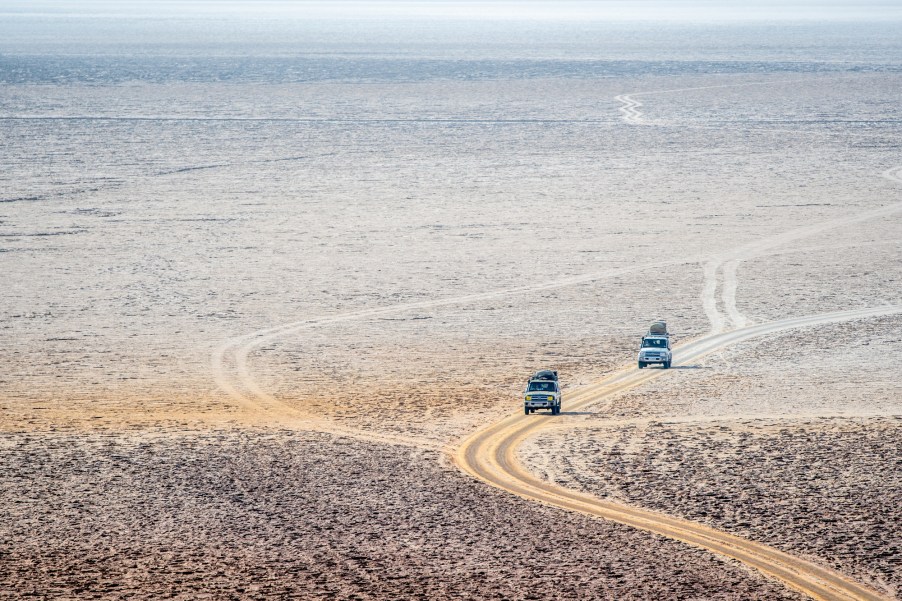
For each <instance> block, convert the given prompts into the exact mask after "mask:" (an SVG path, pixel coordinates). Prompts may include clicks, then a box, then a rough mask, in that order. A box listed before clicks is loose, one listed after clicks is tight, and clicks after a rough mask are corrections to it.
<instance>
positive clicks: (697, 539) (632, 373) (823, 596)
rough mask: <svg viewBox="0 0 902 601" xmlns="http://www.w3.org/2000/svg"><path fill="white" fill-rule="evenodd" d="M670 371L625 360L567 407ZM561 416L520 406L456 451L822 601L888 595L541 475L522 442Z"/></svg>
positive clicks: (520, 486)
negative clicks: (523, 456) (528, 464)
mask: <svg viewBox="0 0 902 601" xmlns="http://www.w3.org/2000/svg"><path fill="white" fill-rule="evenodd" d="M896 313H902V306H886V307H877V308H870V309H856V310H850V311H840V312H836V313H827V314H823V315H813V316H806V317H796V318H792V319H785V320H780V321H775V322H769V323H765V324H759V325H755V326H751V327H747V328H742V329H738V330H733V331H731V332H727V333H720V334H712V335H709V336H706V337H704V338H700V339H698V340H695V341H693V342H690V343H688V344H685V345H682V346H681V347H679V348H678V352H677V353H675V355H676V361H677V365H686V364H688V363H691V362H694V361H697V360H698V359H700V358H702V357H704V356H705V355H707V354H709V353H712V352H715V351H718V350H720V349H723V348H725V347H727V346H730V345H733V344H737V343H740V342H744V341H746V340H750V339H753V338H756V337H759V336H764V335H768V334H773V333H777V332H781V331H784V330H789V329H795V328H803V327H811V326H817V325H825V324H830V323H836V322H840V321H849V320H855V319H863V318H868V317H876V316H881V315H890V314H896ZM667 373H668V371H667V370H642V371H639V370H638V369H637V368H635V367H630V368H626V369H624V370H621V371H620V372H618V373H616V374H614V375H612V376H610V377H608V378H605V379H604V380H601V381H600V382H597V383H595V384H591V385H589V386H586V387H584V388H583V389H581V390H579V391H577V392H575V393H574V394H572V395H571V396H570V397H568V399H567V410H568V411H578V410H580V409H584V408H586V407H587V406H589V405H593V404H597V403H599V402H602V401H605V400H608V399H611V398H613V397H615V396H617V395H619V394H621V393H623V392H625V391H627V390H629V389H632V388H635V387H636V386H639V385H641V384H644V383H645V382H648V381H649V380H652V379H654V378H657V377H661V376H663V375H665V374H667ZM565 415H566V413H565ZM564 419H566V418H564ZM556 423H559V421H558V420H553V419H550V418H549V419H542V418H541V417H540V416H525V415H522V414H520V413H517V414H514V415H512V416H510V417H508V418H506V419H504V420H501V421H500V422H498V423H496V424H493V425H491V426H488V427H487V428H484V429H483V430H480V431H478V432H476V433H475V434H473V435H471V436H470V437H468V438H467V439H465V440H464V441H463V442H462V443H461V444H460V445H459V446H458V447H457V449H455V450H454V451H453V452H452V459H453V461H454V463H455V464H456V465H457V466H458V467H459V468H460V469H461V470H462V471H464V472H466V473H468V474H470V475H471V476H473V477H475V478H477V479H479V480H482V481H484V482H486V483H488V484H490V485H491V486H494V487H496V488H500V489H502V490H505V491H507V492H510V493H513V494H516V495H518V496H520V497H523V498H525V499H529V500H533V501H538V502H541V503H545V504H548V505H551V506H554V507H559V508H562V509H567V510H570V511H577V512H580V513H584V514H587V515H592V516H595V517H601V518H604V519H609V520H612V521H615V522H619V523H622V524H626V525H628V526H632V527H635V528H639V529H641V530H647V531H649V532H653V533H655V534H659V535H662V536H666V537H668V538H672V539H675V540H679V541H682V542H684V543H687V544H689V545H692V546H695V547H700V548H703V549H706V550H709V551H712V552H714V553H716V554H719V555H722V556H726V557H730V558H733V559H736V560H738V561H741V562H742V563H744V564H746V565H748V566H750V567H752V568H755V569H757V570H759V571H761V572H763V573H764V574H766V575H769V576H771V577H774V578H777V579H778V580H780V581H782V582H783V583H785V584H786V585H787V586H789V587H790V588H793V589H795V590H798V591H800V592H802V593H804V594H806V595H809V596H810V597H812V598H814V599H818V600H822V601H849V600H859V601H861V600H866V601H877V600H880V599H884V597H882V596H881V595H880V594H879V593H877V592H876V591H873V590H871V589H870V588H868V587H866V586H864V585H862V584H859V583H857V582H854V581H852V580H850V579H849V578H846V577H845V576H843V575H842V574H840V573H838V572H836V571H834V570H831V569H829V568H826V567H823V566H820V565H817V564H815V563H812V562H810V561H807V560H804V559H801V558H798V557H795V556H793V555H790V554H788V553H784V552H782V551H779V550H777V549H775V548H772V547H769V546H767V545H764V544H762V543H758V542H755V541H751V540H747V539H743V538H741V537H738V536H735V535H732V534H729V533H726V532H722V531H719V530H716V529H714V528H710V527H708V526H704V525H702V524H697V523H694V522H691V521H689V520H683V519H681V518H675V517H671V516H668V515H665V514H661V513H657V512H653V511H648V510H645V509H642V508H638V507H633V506H629V505H624V504H621V503H615V502H611V501H606V500H603V499H600V498H598V497H594V496H592V495H587V494H583V493H578V492H574V491H570V490H567V489H565V488H563V487H560V486H557V485H555V484H553V483H550V482H545V481H542V480H539V479H537V478H536V477H535V476H533V475H532V474H530V473H529V472H528V471H526V469H525V468H524V467H523V466H522V464H521V463H520V462H519V460H518V459H517V457H516V450H517V448H518V447H519V445H520V444H521V443H522V442H523V441H524V440H525V439H526V438H528V437H529V436H532V435H533V434H535V433H536V432H537V431H539V430H540V429H542V427H543V426H546V425H552V426H553V425H555V424H556Z"/></svg>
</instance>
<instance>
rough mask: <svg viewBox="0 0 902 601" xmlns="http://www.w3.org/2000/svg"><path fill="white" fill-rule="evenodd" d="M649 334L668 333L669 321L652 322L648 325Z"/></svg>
mask: <svg viewBox="0 0 902 601" xmlns="http://www.w3.org/2000/svg"><path fill="white" fill-rule="evenodd" d="M648 333H649V334H666V333H667V323H666V322H663V321H655V322H652V324H651V325H650V326H648Z"/></svg>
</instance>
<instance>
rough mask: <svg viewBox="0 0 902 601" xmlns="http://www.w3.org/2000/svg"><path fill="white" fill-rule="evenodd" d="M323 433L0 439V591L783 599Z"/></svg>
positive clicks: (709, 567)
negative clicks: (0, 504)
mask: <svg viewBox="0 0 902 601" xmlns="http://www.w3.org/2000/svg"><path fill="white" fill-rule="evenodd" d="M444 463H445V462H444V460H443V458H442V456H440V455H439V454H437V453H434V452H424V451H410V450H404V449H399V448H396V447H389V446H379V445H372V444H364V443H361V442H359V441H353V440H350V439H335V438H332V437H329V436H327V435H313V434H303V433H292V432H271V431H221V432H206V433H198V434H186V433H181V434H167V433H153V434H151V433H146V432H145V433H143V434H138V433H136V434H131V435H126V434H115V433H111V434H107V435H103V434H82V435H42V436H35V435H28V434H22V435H6V436H4V437H3V439H2V447H0V498H2V499H7V500H8V501H7V502H5V503H4V513H5V516H6V517H5V518H4V519H3V520H2V521H0V540H2V541H3V543H2V546H0V557H2V561H0V596H2V598H9V599H12V598H39V599H40V598H43V599H61V598H78V599H101V598H102V599H126V598H128V599H158V598H162V597H167V598H179V599H188V598H191V599H194V598H212V599H239V598H241V599H245V598H247V599H266V598H269V599H283V598H298V599H424V600H427V599H576V598H580V599H588V598H592V599H650V598H654V599H730V600H738V599H762V600H763V599H796V598H799V597H798V596H797V595H795V594H793V593H790V592H787V591H786V590H784V589H783V587H782V586H781V585H780V584H777V583H774V582H771V581H768V580H766V579H764V578H763V577H761V576H760V575H758V574H757V573H754V572H751V571H749V570H747V569H746V568H744V567H742V566H740V565H738V564H736V563H733V562H730V561H724V560H721V559H718V558H716V557H715V556H713V555H711V554H709V553H707V552H703V551H699V550H696V549H693V548H690V547H686V546H684V545H682V544H681V543H677V542H673V541H669V540H666V539H662V538H659V537H656V536H653V535H650V534H646V533H642V532H637V531H635V530H633V529H630V528H627V527H622V526H618V525H616V524H611V523H607V522H603V521H600V520H593V519H589V518H586V517H583V516H580V515H574V514H570V513H567V512H564V511H559V510H555V509H551V508H546V507H542V506H540V505H536V504H533V503H529V502H527V501H523V500H520V499H517V498H516V497H513V496H510V495H508V494H506V493H502V492H499V491H495V490H492V489H490V488H488V487H486V486H485V485H484V484H482V483H479V482H476V481H473V480H470V479H469V478H467V477H464V476H462V475H460V474H459V473H458V472H457V471H456V470H454V469H453V468H451V467H448V466H446V465H445V464H444Z"/></svg>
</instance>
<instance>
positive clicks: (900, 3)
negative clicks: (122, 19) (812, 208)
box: [0, 0, 902, 22]
mask: <svg viewBox="0 0 902 601" xmlns="http://www.w3.org/2000/svg"><path fill="white" fill-rule="evenodd" d="M0 13H6V14H15V13H19V14H21V13H28V14H36V13H44V14H61V13H62V14H67V15H69V16H75V15H76V14H79V13H80V14H91V15H95V16H96V15H109V16H115V15H117V14H120V15H121V14H124V13H130V14H134V13H140V14H148V15H150V14H160V15H161V16H162V15H163V14H166V13H169V14H178V15H180V16H188V15H192V14H196V15H203V14H211V13H214V14H217V15H220V16H226V15H229V14H242V13H250V14H253V15H256V16H261V17H267V16H277V15H280V14H284V15H286V16H291V17H294V18H330V19H331V18H339V19H343V18H364V19H366V18H427V19H429V18H442V19H445V18H462V19H486V20H592V21H684V22H705V21H724V20H726V21H737V20H738V21H745V20H755V21H761V20H765V21H770V20H805V21H811V20H829V21H836V20H856V21H862V20H865V21H868V20H876V21H885V20H902V0H864V1H862V2H849V1H832V2H831V1H815V0H787V1H779V0H764V1H761V0H745V1H741V0H735V1H734V0H594V1H593V0H584V1H564V2H544V1H528V0H527V1H480V0H415V1H380V0H332V1H304V0H193V1H184V0H181V1H177V0H172V1H167V0H139V1H125V0H117V1H114V0H108V1H103V0H0Z"/></svg>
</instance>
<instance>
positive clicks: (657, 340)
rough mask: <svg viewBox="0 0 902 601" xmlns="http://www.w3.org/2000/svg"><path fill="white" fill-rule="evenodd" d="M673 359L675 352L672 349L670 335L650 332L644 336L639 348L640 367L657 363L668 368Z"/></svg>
mask: <svg viewBox="0 0 902 601" xmlns="http://www.w3.org/2000/svg"><path fill="white" fill-rule="evenodd" d="M672 360H673V353H672V352H671V350H670V336H669V335H667V334H662V335H656V334H649V335H647V336H643V337H642V347H641V348H640V349H639V369H642V368H643V367H645V366H646V365H653V364H655V363H657V364H660V365H661V366H662V367H664V369H667V368H669V367H670V362H671V361H672Z"/></svg>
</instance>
